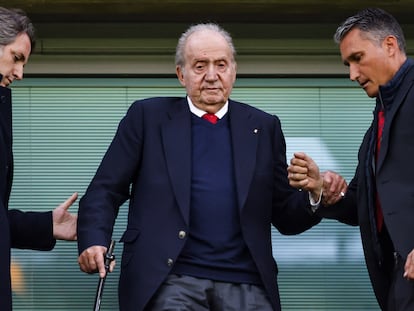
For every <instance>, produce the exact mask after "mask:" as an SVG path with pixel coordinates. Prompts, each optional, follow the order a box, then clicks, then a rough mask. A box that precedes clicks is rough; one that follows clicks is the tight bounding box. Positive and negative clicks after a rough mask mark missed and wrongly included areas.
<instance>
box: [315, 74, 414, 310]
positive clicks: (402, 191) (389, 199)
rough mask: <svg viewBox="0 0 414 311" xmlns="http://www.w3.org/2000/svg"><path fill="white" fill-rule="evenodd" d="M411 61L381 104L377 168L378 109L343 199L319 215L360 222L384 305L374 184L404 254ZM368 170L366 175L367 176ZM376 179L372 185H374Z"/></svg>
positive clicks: (412, 216)
mask: <svg viewBox="0 0 414 311" xmlns="http://www.w3.org/2000/svg"><path fill="white" fill-rule="evenodd" d="M413 84H414V67H411V68H410V69H409V71H408V73H407V74H406V76H405V78H404V80H403V82H402V84H401V86H400V88H399V89H398V92H397V94H396V95H395V97H394V101H393V103H392V105H390V106H386V107H385V124H384V129H383V135H382V143H381V149H380V154H379V157H378V163H377V165H376V173H375V174H373V173H370V171H371V172H372V171H374V169H375V168H374V165H373V163H374V147H373V144H374V143H375V139H376V127H377V118H376V115H377V110H378V107H377V108H376V109H375V111H374V121H373V122H372V124H371V126H370V128H369V129H368V131H367V132H366V134H365V137H364V139H363V142H362V144H361V147H360V150H359V153H358V167H357V170H356V173H355V176H354V178H353V180H352V181H351V183H350V185H349V188H348V191H347V193H346V196H345V199H344V200H342V201H341V202H340V203H339V204H337V205H336V206H330V207H326V208H322V209H320V211H318V214H319V215H321V216H325V217H329V218H336V219H338V220H340V221H343V222H345V223H348V224H352V225H359V226H360V231H361V236H362V244H363V248H364V254H365V259H366V263H367V267H368V272H369V275H370V278H371V282H372V285H373V288H374V291H375V294H376V297H377V300H378V302H379V304H380V306H381V307H382V308H383V309H384V310H385V309H386V305H387V296H388V292H389V287H390V281H389V271H387V269H386V267H385V266H384V264H383V253H382V249H384V246H383V245H381V244H380V241H379V239H378V235H377V229H376V224H375V221H374V219H375V211H374V189H375V187H377V191H378V194H379V198H380V202H381V207H382V210H383V214H384V221H385V224H386V227H387V229H388V232H389V234H390V237H391V240H392V242H393V244H394V248H395V250H396V251H397V252H398V253H399V254H400V255H401V256H402V257H403V259H404V260H405V259H406V257H407V255H408V253H409V252H410V251H411V250H413V249H414V179H413V176H414V166H413V165H412V164H411V163H412V161H413V155H414V88H413ZM370 175H371V177H370ZM374 182H375V185H374Z"/></svg>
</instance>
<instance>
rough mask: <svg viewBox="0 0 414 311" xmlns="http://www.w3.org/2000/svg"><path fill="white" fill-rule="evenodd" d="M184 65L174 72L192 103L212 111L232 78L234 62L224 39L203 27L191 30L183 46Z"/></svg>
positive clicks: (228, 90) (225, 97) (223, 97)
mask: <svg viewBox="0 0 414 311" xmlns="http://www.w3.org/2000/svg"><path fill="white" fill-rule="evenodd" d="M184 58H185V65H184V67H180V66H177V68H176V70H177V76H178V79H179V80H180V83H181V85H183V86H184V87H185V88H186V91H187V95H188V96H189V97H190V98H191V101H192V102H193V104H194V105H195V106H196V107H197V108H199V109H201V110H204V111H207V112H210V113H215V112H217V111H218V110H219V109H220V108H221V107H223V105H224V104H225V103H226V101H227V100H228V98H229V96H230V93H231V90H232V88H233V84H234V82H235V80H236V63H235V61H234V59H233V54H232V52H231V49H230V47H229V45H228V44H227V42H226V40H225V39H224V38H223V37H222V36H221V35H220V34H218V33H216V32H213V31H210V30H205V31H199V32H196V33H193V34H192V35H191V36H190V37H189V38H188V40H187V44H186V46H185V53H184Z"/></svg>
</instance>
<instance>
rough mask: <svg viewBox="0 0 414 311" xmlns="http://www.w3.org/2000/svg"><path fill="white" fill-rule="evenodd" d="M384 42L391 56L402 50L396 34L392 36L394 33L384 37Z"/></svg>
mask: <svg viewBox="0 0 414 311" xmlns="http://www.w3.org/2000/svg"><path fill="white" fill-rule="evenodd" d="M383 44H384V46H385V49H386V51H387V53H388V55H390V56H392V55H394V54H395V53H396V52H398V51H400V47H399V46H398V40H397V38H396V37H395V36H392V35H389V36H387V37H386V38H385V39H384V41H383Z"/></svg>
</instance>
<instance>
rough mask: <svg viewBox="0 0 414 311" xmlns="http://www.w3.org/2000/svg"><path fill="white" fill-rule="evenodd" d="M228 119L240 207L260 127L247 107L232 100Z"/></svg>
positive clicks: (253, 160) (250, 176)
mask: <svg viewBox="0 0 414 311" xmlns="http://www.w3.org/2000/svg"><path fill="white" fill-rule="evenodd" d="M229 119H230V130H231V137H232V144H233V159H234V171H235V178H236V187H237V196H238V202H239V206H240V208H242V207H243V206H244V203H245V201H246V198H247V194H248V193H249V187H250V183H251V180H252V178H253V172H254V169H255V163H256V149H257V142H258V138H259V135H260V128H259V127H258V125H257V122H254V119H253V118H252V115H251V113H250V111H249V110H248V109H245V108H244V106H241V105H239V104H238V103H235V102H232V101H230V102H229Z"/></svg>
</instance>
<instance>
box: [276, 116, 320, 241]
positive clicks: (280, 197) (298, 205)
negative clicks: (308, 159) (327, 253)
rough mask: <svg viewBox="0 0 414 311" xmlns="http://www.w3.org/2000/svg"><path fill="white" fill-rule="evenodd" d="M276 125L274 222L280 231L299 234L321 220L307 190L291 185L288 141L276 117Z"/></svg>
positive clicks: (287, 233)
mask: <svg viewBox="0 0 414 311" xmlns="http://www.w3.org/2000/svg"><path fill="white" fill-rule="evenodd" d="M275 120H276V122H275V125H274V139H273V141H274V146H273V154H274V165H273V167H274V199H273V212H272V223H273V225H274V226H275V227H276V228H277V229H278V230H279V232H280V233H282V234H286V235H293V234H299V233H302V232H304V231H306V230H307V229H309V228H311V227H312V226H314V225H316V224H318V223H319V222H320V221H321V217H320V216H318V215H316V214H314V213H312V212H311V207H310V201H309V197H308V194H307V192H306V191H299V190H297V189H294V188H292V187H291V186H290V185H289V180H288V176H287V174H288V173H287V161H286V142H285V138H284V135H283V132H282V129H281V124H280V121H279V119H278V118H277V117H275Z"/></svg>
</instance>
